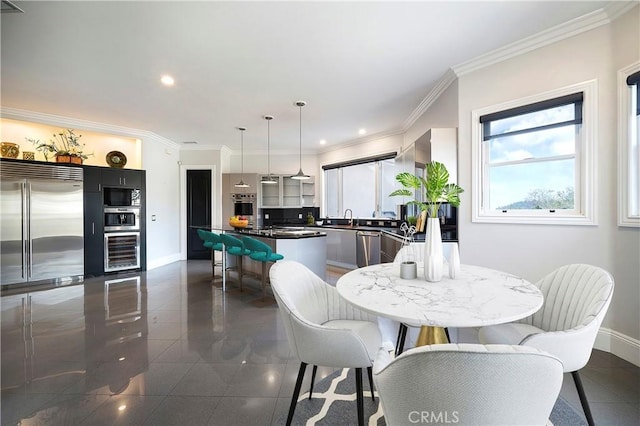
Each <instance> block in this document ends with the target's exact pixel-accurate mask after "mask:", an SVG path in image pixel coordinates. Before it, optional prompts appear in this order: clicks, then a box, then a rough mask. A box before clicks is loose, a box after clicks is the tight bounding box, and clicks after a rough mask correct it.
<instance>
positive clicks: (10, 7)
mask: <svg viewBox="0 0 640 426" xmlns="http://www.w3.org/2000/svg"><path fill="white" fill-rule="evenodd" d="M0 5H1V6H2V7H0V13H24V10H22V9H20V8H19V7H18V6H16V5H15V4H14V3H13V2H10V1H9V0H2V2H0Z"/></svg>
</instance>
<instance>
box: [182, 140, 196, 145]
mask: <svg viewBox="0 0 640 426" xmlns="http://www.w3.org/2000/svg"><path fill="white" fill-rule="evenodd" d="M182 145H198V142H196V141H184V142H182Z"/></svg>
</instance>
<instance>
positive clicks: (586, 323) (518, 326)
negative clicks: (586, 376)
mask: <svg viewBox="0 0 640 426" xmlns="http://www.w3.org/2000/svg"><path fill="white" fill-rule="evenodd" d="M536 285H537V286H538V287H539V288H540V291H541V292H542V294H543V296H544V304H543V305H542V308H540V310H539V311H537V312H536V313H535V314H533V315H531V316H529V317H527V318H524V319H522V320H520V321H518V322H513V323H508V324H499V325H493V326H489V327H482V328H480V331H479V334H478V338H479V340H480V343H485V344H488V343H502V344H514V345H526V346H533V347H536V348H538V349H541V350H544V351H546V352H549V353H551V354H553V355H555V356H556V357H558V358H559V359H560V360H562V363H563V365H564V371H565V373H569V372H570V373H571V375H572V376H573V380H574V382H575V384H576V389H577V391H578V396H579V397H580V403H581V404H582V408H583V410H584V413H585V416H586V418H587V422H588V423H589V425H593V424H594V422H593V416H592V414H591V410H590V408H589V402H588V401H587V397H586V394H585V392H584V387H583V386H582V380H581V379H580V375H579V374H578V370H580V369H581V368H582V367H584V366H585V365H586V363H587V361H589V357H590V356H591V351H592V349H593V343H594V342H595V339H596V335H597V333H598V329H599V328H600V324H601V323H602V320H603V318H604V316H605V314H606V313H607V309H608V308H609V304H610V303H611V298H612V296H613V287H614V281H613V277H612V276H611V275H610V274H609V273H608V272H607V271H605V270H604V269H602V268H598V267H597V266H592V265H584V264H573V265H565V266H562V267H560V268H558V269H556V270H555V271H553V272H551V273H550V274H548V275H547V276H545V277H544V278H543V279H542V280H540V281H538V282H537V283H536Z"/></svg>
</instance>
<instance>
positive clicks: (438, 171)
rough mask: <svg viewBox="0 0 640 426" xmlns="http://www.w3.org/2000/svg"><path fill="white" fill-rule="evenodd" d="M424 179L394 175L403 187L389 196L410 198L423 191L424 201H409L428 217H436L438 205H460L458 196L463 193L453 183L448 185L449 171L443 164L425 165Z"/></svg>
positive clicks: (401, 174) (409, 175) (404, 174)
mask: <svg viewBox="0 0 640 426" xmlns="http://www.w3.org/2000/svg"><path fill="white" fill-rule="evenodd" d="M425 174H426V178H423V177H421V176H416V175H413V174H411V173H407V172H403V173H398V174H397V175H396V180H397V181H398V182H400V184H401V185H402V186H403V187H404V188H403V189H396V190H395V191H393V192H392V193H391V194H389V196H403V197H412V196H414V194H415V191H416V190H423V191H424V195H425V201H417V200H413V201H409V202H408V203H407V204H414V205H417V206H419V207H420V210H421V211H424V210H427V215H428V216H429V217H438V209H440V204H442V203H444V202H447V203H449V204H451V205H452V206H454V207H458V206H459V205H460V194H461V193H463V192H464V189H462V188H461V187H460V186H458V185H457V184H455V183H449V171H448V170H447V168H446V167H445V165H444V164H442V163H439V162H437V161H432V162H430V163H427V164H426V166H425Z"/></svg>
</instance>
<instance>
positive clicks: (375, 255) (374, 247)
mask: <svg viewBox="0 0 640 426" xmlns="http://www.w3.org/2000/svg"><path fill="white" fill-rule="evenodd" d="M356 261H357V264H358V268H362V267H363V266H369V265H377V264H378V263H380V233H379V232H372V231H356Z"/></svg>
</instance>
